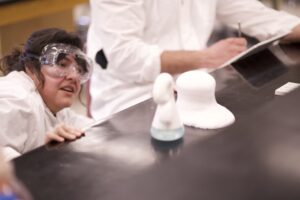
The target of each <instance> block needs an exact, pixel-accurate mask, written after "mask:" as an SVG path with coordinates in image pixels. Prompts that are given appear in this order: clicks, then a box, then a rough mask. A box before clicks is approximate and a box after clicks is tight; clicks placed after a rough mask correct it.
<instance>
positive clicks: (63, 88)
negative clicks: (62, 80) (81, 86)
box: [60, 85, 77, 93]
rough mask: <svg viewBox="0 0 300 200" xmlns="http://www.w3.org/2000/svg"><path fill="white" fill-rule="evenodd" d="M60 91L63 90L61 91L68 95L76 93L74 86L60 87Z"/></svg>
mask: <svg viewBox="0 0 300 200" xmlns="http://www.w3.org/2000/svg"><path fill="white" fill-rule="evenodd" d="M60 89H61V90H63V91H65V92H68V93H75V92H76V91H77V90H76V87H75V86H71V85H67V86H64V87H61V88H60Z"/></svg>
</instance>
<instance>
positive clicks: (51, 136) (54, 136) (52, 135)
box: [45, 132, 65, 144]
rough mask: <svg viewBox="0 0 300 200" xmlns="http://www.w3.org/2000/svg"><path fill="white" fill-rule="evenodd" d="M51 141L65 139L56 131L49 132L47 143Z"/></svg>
mask: <svg viewBox="0 0 300 200" xmlns="http://www.w3.org/2000/svg"><path fill="white" fill-rule="evenodd" d="M51 141H57V142H63V141H65V139H64V138H63V137H61V136H59V135H57V134H56V133H55V132H51V133H47V135H46V141H45V143H46V144H47V143H49V142H51Z"/></svg>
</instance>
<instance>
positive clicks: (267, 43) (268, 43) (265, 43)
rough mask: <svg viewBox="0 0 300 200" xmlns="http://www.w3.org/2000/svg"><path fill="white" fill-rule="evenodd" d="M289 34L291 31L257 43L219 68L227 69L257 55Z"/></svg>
mask: <svg viewBox="0 0 300 200" xmlns="http://www.w3.org/2000/svg"><path fill="white" fill-rule="evenodd" d="M289 33H290V31H289V32H285V33H283V34H280V35H277V36H275V37H272V38H270V39H268V40H264V41H261V42H259V43H257V44H256V45H253V46H252V47H250V48H249V49H247V50H246V51H244V52H242V53H240V54H238V55H237V56H235V57H233V58H232V59H230V60H228V61H227V62H225V63H224V64H222V65H221V66H219V67H218V68H222V67H225V66H227V65H230V64H232V63H234V62H236V61H238V60H241V59H243V58H246V57H248V56H251V55H253V54H256V53H258V52H260V51H261V50H263V49H266V48H267V47H269V46H271V45H272V44H273V43H274V42H276V41H278V40H280V39H281V38H283V37H284V36H286V35H287V34H289Z"/></svg>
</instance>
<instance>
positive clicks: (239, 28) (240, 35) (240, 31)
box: [238, 22, 242, 37]
mask: <svg viewBox="0 0 300 200" xmlns="http://www.w3.org/2000/svg"><path fill="white" fill-rule="evenodd" d="M238 37H242V25H241V22H238Z"/></svg>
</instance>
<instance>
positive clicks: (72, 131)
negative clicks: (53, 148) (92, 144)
mask: <svg viewBox="0 0 300 200" xmlns="http://www.w3.org/2000/svg"><path fill="white" fill-rule="evenodd" d="M63 129H64V130H65V131H66V132H68V133H70V134H72V135H75V136H76V137H80V136H82V135H83V134H84V132H83V131H81V130H79V129H76V128H73V127H71V126H68V125H64V126H63Z"/></svg>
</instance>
